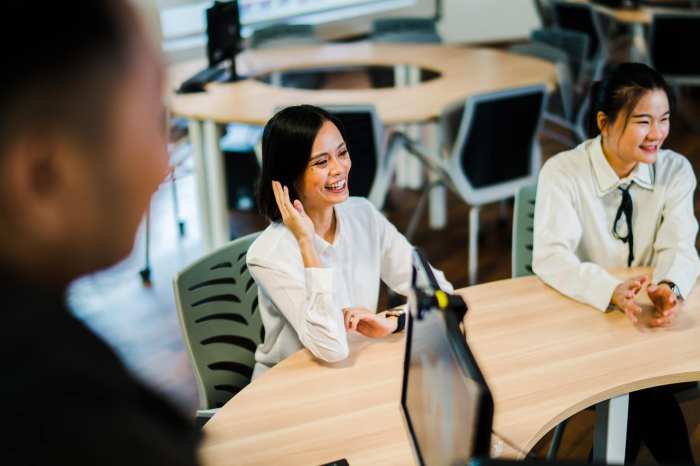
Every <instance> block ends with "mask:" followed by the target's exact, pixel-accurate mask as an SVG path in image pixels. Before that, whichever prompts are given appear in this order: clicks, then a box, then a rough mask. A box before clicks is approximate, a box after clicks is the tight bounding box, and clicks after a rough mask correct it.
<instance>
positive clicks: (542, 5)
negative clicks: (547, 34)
mask: <svg viewBox="0 0 700 466" xmlns="http://www.w3.org/2000/svg"><path fill="white" fill-rule="evenodd" d="M534 3H535V11H536V12H537V16H538V17H539V18H540V24H542V27H543V28H548V27H551V26H552V24H553V23H554V17H553V16H554V12H553V10H552V2H551V0H534Z"/></svg>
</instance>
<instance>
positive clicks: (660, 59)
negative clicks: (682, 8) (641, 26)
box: [649, 12, 700, 86]
mask: <svg viewBox="0 0 700 466" xmlns="http://www.w3.org/2000/svg"><path fill="white" fill-rule="evenodd" d="M698 39H700V13H691V12H684V13H654V16H653V17H652V22H651V28H650V30H649V54H650V58H651V63H652V67H653V68H654V69H655V70H656V71H658V72H659V73H661V74H663V75H664V77H665V78H666V79H668V80H669V82H670V83H672V84H674V85H680V86H686V85H688V86H698V85H700V62H699V61H698V60H696V59H693V58H692V57H691V54H692V52H691V51H690V49H688V50H687V52H686V53H679V52H678V48H679V47H686V46H687V47H690V46H691V44H695V43H697V41H698Z"/></svg>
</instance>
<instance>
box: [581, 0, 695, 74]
mask: <svg viewBox="0 0 700 466" xmlns="http://www.w3.org/2000/svg"><path fill="white" fill-rule="evenodd" d="M568 1H571V2H575V3H590V4H592V5H593V8H594V9H595V11H597V12H598V13H601V14H603V15H606V16H609V17H610V18H612V19H613V20H615V21H617V22H618V23H623V24H627V25H629V26H630V28H631V29H632V49H631V50H630V60H631V61H638V62H644V63H647V64H650V58H649V47H648V45H647V40H646V33H645V30H644V28H645V27H646V26H649V25H650V24H651V22H652V19H653V18H654V14H655V13H678V12H679V11H680V12H684V11H690V10H688V9H680V10H679V9H678V8H675V9H674V8H667V7H656V6H655V7H648V6H641V7H639V8H610V7H607V6H604V5H599V4H596V3H593V2H591V1H590V0H568ZM694 11H697V10H694Z"/></svg>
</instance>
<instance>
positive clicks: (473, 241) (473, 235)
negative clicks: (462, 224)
mask: <svg viewBox="0 0 700 466" xmlns="http://www.w3.org/2000/svg"><path fill="white" fill-rule="evenodd" d="M479 209H480V207H478V206H472V207H471V209H469V285H474V284H476V280H477V266H478V249H479V244H478V241H479Z"/></svg>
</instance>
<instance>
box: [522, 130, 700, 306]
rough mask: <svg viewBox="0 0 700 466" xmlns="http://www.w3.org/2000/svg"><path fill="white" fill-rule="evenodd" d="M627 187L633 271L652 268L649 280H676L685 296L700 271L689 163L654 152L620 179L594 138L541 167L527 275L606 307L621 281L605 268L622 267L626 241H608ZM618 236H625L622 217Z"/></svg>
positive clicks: (692, 177) (581, 298)
mask: <svg viewBox="0 0 700 466" xmlns="http://www.w3.org/2000/svg"><path fill="white" fill-rule="evenodd" d="M630 184H631V185H632V186H631V188H630V190H629V193H630V195H631V197H632V202H633V205H634V208H633V214H632V230H633V235H634V260H633V262H632V266H652V267H653V269H654V273H653V277H652V282H653V283H658V282H659V281H661V280H668V281H671V282H673V283H675V284H676V285H677V286H678V287H679V288H680V291H681V294H682V295H683V296H688V293H690V291H691V289H692V287H693V285H694V284H695V281H696V280H697V278H698V273H699V272H700V262H699V260H698V253H697V251H696V249H695V238H696V236H697V233H698V222H697V220H696V219H695V215H694V203H693V193H694V191H695V185H696V180H695V174H694V173H693V168H692V166H691V165H690V163H689V162H688V160H687V159H686V158H685V157H683V156H681V155H680V154H677V153H675V152H673V151H670V150H660V151H659V154H658V157H657V160H656V162H655V163H653V164H638V165H637V167H636V168H635V169H634V170H633V171H632V173H631V174H630V175H629V176H627V177H626V178H623V179H620V178H618V176H617V174H616V173H615V171H614V170H613V169H612V167H611V166H610V164H609V163H608V161H607V160H606V158H605V155H604V154H603V149H602V144H601V139H600V137H597V138H595V139H590V140H588V141H585V142H583V143H582V144H580V145H579V146H578V147H576V148H575V149H573V150H570V151H567V152H562V153H560V154H558V155H556V156H555V157H553V158H551V159H550V160H548V161H547V163H545V165H544V167H542V170H541V172H540V175H539V183H538V187H537V200H536V203H535V226H534V248H533V258H532V268H533V271H534V272H535V273H536V274H537V275H538V276H539V277H540V278H541V279H542V280H543V281H544V282H545V283H547V284H548V285H550V286H552V287H553V288H555V289H557V290H558V291H560V292H561V293H563V294H565V295H567V296H569V297H571V298H573V299H576V300H578V301H581V302H584V303H587V304H590V305H591V306H593V307H595V308H597V309H600V310H606V309H607V308H608V305H609V303H610V299H611V297H612V294H613V291H614V290H615V288H616V287H617V285H618V284H619V283H621V281H620V280H619V279H617V278H615V277H613V276H611V275H610V274H609V273H608V272H606V269H608V268H611V267H626V266H627V259H628V251H629V249H628V247H629V246H628V244H627V243H624V242H622V241H621V240H619V239H616V238H615V237H614V236H613V222H614V220H615V215H616V213H617V211H618V208H619V206H620V202H621V199H622V193H621V191H620V190H619V189H618V187H623V188H626V187H627V186H629V185H630ZM618 233H619V234H620V235H621V236H623V237H624V236H625V235H626V233H627V232H626V222H625V217H624V215H623V216H622V217H621V219H620V221H619V223H618Z"/></svg>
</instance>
